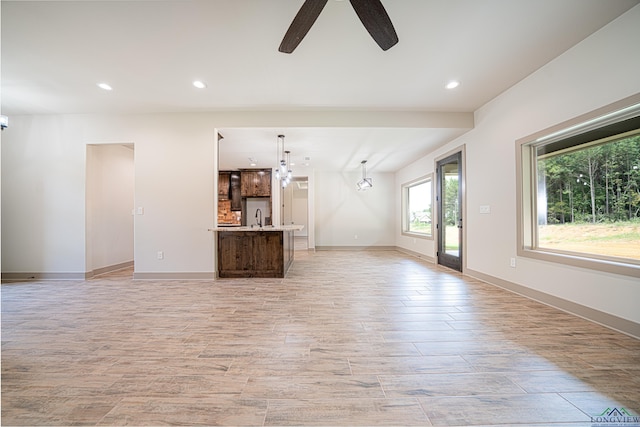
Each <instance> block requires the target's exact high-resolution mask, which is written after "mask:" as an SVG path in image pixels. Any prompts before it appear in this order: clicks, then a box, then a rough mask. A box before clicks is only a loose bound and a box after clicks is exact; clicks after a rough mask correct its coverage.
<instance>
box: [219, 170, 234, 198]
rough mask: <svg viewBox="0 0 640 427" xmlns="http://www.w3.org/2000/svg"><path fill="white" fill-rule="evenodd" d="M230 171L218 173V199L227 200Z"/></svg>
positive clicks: (229, 188)
mask: <svg viewBox="0 0 640 427" xmlns="http://www.w3.org/2000/svg"><path fill="white" fill-rule="evenodd" d="M230 190H231V172H220V173H218V200H229V193H230Z"/></svg>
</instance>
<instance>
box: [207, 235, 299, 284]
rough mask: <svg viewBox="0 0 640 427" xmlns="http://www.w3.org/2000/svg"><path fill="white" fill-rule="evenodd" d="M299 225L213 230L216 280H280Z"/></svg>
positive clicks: (285, 272) (286, 267)
mask: <svg viewBox="0 0 640 427" xmlns="http://www.w3.org/2000/svg"><path fill="white" fill-rule="evenodd" d="M302 228H303V226H302V225H282V226H264V227H258V226H253V227H251V226H246V227H217V228H215V231H216V232H217V234H218V277H220V278H231V277H284V276H285V274H287V271H289V267H291V264H292V263H293V253H294V232H296V231H300V230H302Z"/></svg>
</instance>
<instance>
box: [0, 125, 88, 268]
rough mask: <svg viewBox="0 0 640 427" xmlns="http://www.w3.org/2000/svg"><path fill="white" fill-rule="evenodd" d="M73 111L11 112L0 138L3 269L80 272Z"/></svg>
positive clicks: (77, 128) (81, 207)
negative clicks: (20, 114)
mask: <svg viewBox="0 0 640 427" xmlns="http://www.w3.org/2000/svg"><path fill="white" fill-rule="evenodd" d="M81 133H82V125H81V121H79V120H78V119H77V118H75V117H69V116H46V117H44V116H43V117H13V116H12V117H11V127H10V128H9V129H7V130H5V131H4V134H3V138H2V175H3V179H2V268H3V272H4V271H8V272H12V273H21V272H26V273H38V272H46V273H48V274H51V275H55V274H62V275H65V276H66V277H69V276H74V277H75V276H76V275H77V276H78V277H79V278H80V277H84V272H85V248H84V246H85V245H84V242H85V215H84V211H85V198H84V192H85V169H84V164H85V158H86V155H85V147H84V145H82V144H79V141H80V140H81Z"/></svg>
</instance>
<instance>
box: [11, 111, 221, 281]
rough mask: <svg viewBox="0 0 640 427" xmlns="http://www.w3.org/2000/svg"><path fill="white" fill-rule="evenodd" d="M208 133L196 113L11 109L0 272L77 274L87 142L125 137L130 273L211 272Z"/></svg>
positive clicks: (80, 272)
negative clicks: (129, 174)
mask: <svg viewBox="0 0 640 427" xmlns="http://www.w3.org/2000/svg"><path fill="white" fill-rule="evenodd" d="M214 136H215V128H214V126H213V125H212V123H211V121H210V117H208V116H206V115H198V114H191V115H163V114H156V115H130V116H102V115H101V116H93V115H56V116H13V117H12V123H11V134H8V133H7V131H5V134H4V135H3V144H2V161H3V164H2V174H3V180H2V181H3V182H2V186H3V187H2V207H3V212H2V226H3V235H2V246H3V251H2V257H3V259H2V268H3V273H21V272H28V273H35V274H36V275H38V274H42V275H43V276H48V277H53V275H59V276H60V277H78V278H82V277H84V273H85V272H86V268H87V260H86V252H87V251H86V248H85V221H86V217H85V205H86V197H85V196H86V195H85V193H86V192H85V177H86V147H87V144H103V143H122V142H129V143H135V149H136V156H135V157H136V160H135V176H136V179H135V195H136V200H135V207H136V208H142V209H143V211H144V214H143V215H136V216H135V218H134V221H135V238H134V240H135V243H134V244H135V249H134V258H135V263H136V265H135V270H136V275H137V276H138V277H141V278H144V277H145V274H147V273H149V272H152V273H153V274H156V275H162V274H166V275H167V277H169V275H171V274H177V275H179V276H180V277H196V278H197V277H213V271H214V263H213V253H214V248H213V233H211V232H209V231H207V229H208V228H211V227H212V226H213V224H214V209H213V207H214V191H213V188H214V165H215V164H217V150H216V145H215V138H214ZM158 251H163V252H164V259H163V260H158V259H157V252H158Z"/></svg>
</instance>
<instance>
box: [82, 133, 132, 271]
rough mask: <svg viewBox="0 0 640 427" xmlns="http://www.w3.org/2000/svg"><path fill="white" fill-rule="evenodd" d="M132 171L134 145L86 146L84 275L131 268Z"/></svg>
mask: <svg viewBox="0 0 640 427" xmlns="http://www.w3.org/2000/svg"><path fill="white" fill-rule="evenodd" d="M134 170H135V169H134V145H133V144H88V145H87V158H86V178H85V179H86V202H85V214H86V233H85V236H86V240H85V274H86V275H87V276H89V277H91V276H96V275H98V274H103V273H107V272H112V271H116V270H122V269H128V270H132V267H133V264H134V250H133V248H134V244H133V242H134V232H133V229H134V213H135V212H134V210H133V208H134V203H135V198H134V195H135V190H134V188H135V187H134V180H135V179H134V178H135V176H134V175H135V174H134ZM132 274H133V273H132Z"/></svg>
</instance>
